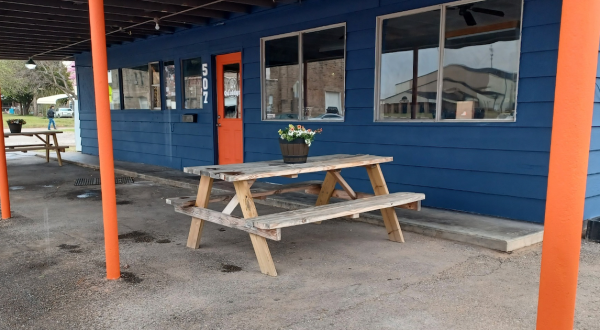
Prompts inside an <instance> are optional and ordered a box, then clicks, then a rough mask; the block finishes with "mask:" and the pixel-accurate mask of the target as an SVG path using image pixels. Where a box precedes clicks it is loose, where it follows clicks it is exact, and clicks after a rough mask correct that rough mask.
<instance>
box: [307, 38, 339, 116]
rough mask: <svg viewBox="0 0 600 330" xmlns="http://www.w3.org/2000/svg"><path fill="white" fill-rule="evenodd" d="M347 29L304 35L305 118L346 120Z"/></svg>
mask: <svg viewBox="0 0 600 330" xmlns="http://www.w3.org/2000/svg"><path fill="white" fill-rule="evenodd" d="M345 34H346V28H345V27H338V28H333V29H326V30H320V31H315V32H308V33H303V34H302V60H303V62H304V66H303V69H304V118H307V119H311V120H318V119H324V120H343V119H344V117H343V115H344V103H343V102H344V99H345V98H344V74H345V68H346V66H345V60H344V57H345Z"/></svg>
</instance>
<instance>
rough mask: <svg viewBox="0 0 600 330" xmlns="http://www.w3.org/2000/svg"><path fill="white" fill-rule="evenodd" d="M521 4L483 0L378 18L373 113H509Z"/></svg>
mask: <svg viewBox="0 0 600 330" xmlns="http://www.w3.org/2000/svg"><path fill="white" fill-rule="evenodd" d="M522 5H523V1H522V0H484V1H478V2H473V3H466V4H458V5H447V4H446V5H439V6H435V7H432V8H431V10H428V11H424V12H420V13H416V14H408V15H407V14H404V13H398V14H397V15H393V16H392V17H390V16H388V17H389V18H385V19H380V20H379V21H378V24H379V29H380V39H379V41H380V45H381V48H380V51H381V57H380V59H379V62H378V64H379V68H378V74H379V79H380V80H379V84H378V86H377V88H378V89H379V102H378V104H377V105H376V106H377V107H378V109H379V110H378V112H377V117H378V119H380V120H381V119H383V120H386V119H392V120H394V119H430V120H431V119H433V120H442V119H461V120H465V119H514V113H515V106H516V93H517V76H518V66H519V43H520V36H521V21H520V20H521V11H522ZM442 7H445V8H446V10H445V11H442V10H441V9H442ZM441 15H444V18H443V20H442V19H440V16H441ZM442 24H444V28H443V29H442V30H443V31H445V33H444V34H443V35H442V34H440V28H441V27H442V26H441V25H442ZM440 57H441V61H440ZM440 62H441V63H443V66H442V67H441V68H440ZM440 71H441V72H440ZM438 78H441V80H442V81H441V82H439V81H438ZM438 102H439V104H438ZM396 105H400V107H399V108H400V109H401V110H400V111H397V110H396V109H398V107H397V106H396Z"/></svg>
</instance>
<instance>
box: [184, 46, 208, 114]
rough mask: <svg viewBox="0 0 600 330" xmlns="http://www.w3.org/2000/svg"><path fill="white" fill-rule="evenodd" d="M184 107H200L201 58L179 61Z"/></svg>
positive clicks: (201, 102)
mask: <svg viewBox="0 0 600 330" xmlns="http://www.w3.org/2000/svg"><path fill="white" fill-rule="evenodd" d="M181 68H182V71H183V100H184V105H183V106H184V109H202V104H203V101H202V97H203V96H202V95H203V93H202V59H201V58H199V57H198V58H192V59H189V60H183V61H181Z"/></svg>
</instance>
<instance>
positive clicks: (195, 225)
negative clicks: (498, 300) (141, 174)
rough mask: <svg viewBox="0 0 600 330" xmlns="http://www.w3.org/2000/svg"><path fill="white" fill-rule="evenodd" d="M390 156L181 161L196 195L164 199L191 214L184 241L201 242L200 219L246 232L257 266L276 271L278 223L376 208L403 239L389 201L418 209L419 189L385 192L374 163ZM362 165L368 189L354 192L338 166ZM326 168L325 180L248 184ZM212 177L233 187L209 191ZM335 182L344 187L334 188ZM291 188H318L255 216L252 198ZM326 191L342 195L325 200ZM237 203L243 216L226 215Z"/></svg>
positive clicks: (197, 244)
mask: <svg viewBox="0 0 600 330" xmlns="http://www.w3.org/2000/svg"><path fill="white" fill-rule="evenodd" d="M392 160H393V159H392V157H383V156H373V155H329V156H319V157H310V158H309V159H308V162H307V163H304V164H285V163H283V161H281V160H276V161H265V162H255V163H243V164H232V165H213V166H198V167H186V168H185V169H184V171H185V172H187V173H193V174H199V175H201V178H200V185H199V187H198V194H197V196H195V197H175V198H168V199H167V203H168V204H171V205H173V206H174V207H175V211H176V212H179V213H183V214H187V215H190V216H192V223H191V226H190V232H189V236H188V241H187V246H188V247H189V248H193V249H197V248H199V247H200V236H201V234H202V228H203V226H204V222H205V221H210V222H213V223H217V224H220V225H223V226H226V227H230V228H236V229H240V230H244V231H246V232H248V233H250V240H251V241H252V246H253V247H254V252H255V254H256V258H257V259H258V264H259V266H260V270H261V272H262V273H263V274H267V275H270V276H277V271H276V269H275V264H274V263H273V259H272V257H271V252H270V251H269V247H268V245H267V241H266V239H267V238H268V239H271V240H275V241H279V240H281V228H285V227H290V226H297V225H302V224H307V223H320V222H321V221H323V220H329V219H334V218H340V217H345V216H350V217H356V216H358V215H359V214H360V213H364V212H369V211H374V210H381V214H382V216H383V222H384V224H385V227H386V229H387V233H388V238H389V239H390V240H391V241H394V242H404V237H403V236H402V230H401V229H400V224H399V223H398V217H397V215H396V212H395V211H394V207H399V208H406V209H411V210H420V208H421V200H423V199H425V195H424V194H420V193H410V192H399V193H392V194H390V193H389V191H388V187H387V185H386V182H385V179H384V177H383V173H382V171H381V167H380V166H379V164H381V163H386V162H391V161H392ZM352 167H364V168H365V169H366V171H367V174H368V176H369V179H370V181H371V185H372V186H373V191H374V195H373V194H366V193H359V192H355V191H354V190H353V189H352V188H351V187H350V185H349V184H348V183H347V182H346V181H345V180H344V178H343V177H342V175H341V170H342V169H345V168H352ZM321 171H326V172H327V174H326V175H325V180H324V181H322V182H320V181H309V182H299V183H292V184H288V185H281V186H278V187H277V189H272V190H265V189H254V190H251V189H250V187H251V186H252V184H253V183H254V182H255V181H256V180H257V179H264V178H271V177H288V178H297V177H298V175H299V174H304V173H313V172H321ZM215 179H219V180H224V181H227V182H232V183H233V185H234V187H235V193H224V194H217V195H212V196H211V190H212V185H213V181H214V180H215ZM336 184H339V185H340V186H341V187H342V189H343V190H337V189H335V187H336ZM293 191H305V192H307V193H314V194H318V197H317V202H316V205H315V207H310V208H305V209H300V210H293V211H286V212H282V213H275V214H269V215H264V216H259V215H258V213H257V211H256V206H255V204H254V199H255V198H265V197H266V196H269V195H276V194H282V193H286V192H293ZM331 197H337V198H341V199H346V200H347V201H344V202H339V203H334V204H329V200H330V199H331ZM227 201H228V202H229V203H228V204H227V206H226V207H225V209H224V210H223V212H218V211H213V210H210V209H208V208H207V207H208V204H209V203H212V202H227ZM237 205H240V207H241V210H242V213H243V214H244V218H245V219H241V218H237V217H234V216H231V213H232V212H233V210H234V209H235V208H236V207H237Z"/></svg>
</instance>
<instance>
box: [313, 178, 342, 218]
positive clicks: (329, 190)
mask: <svg viewBox="0 0 600 330" xmlns="http://www.w3.org/2000/svg"><path fill="white" fill-rule="evenodd" d="M332 172H334V171H328V172H327V174H326V175H325V180H323V184H322V185H321V191H320V192H319V196H318V197H317V203H315V206H319V205H326V204H329V200H330V199H331V196H332V195H333V191H334V190H335V185H336V184H337V179H336V178H335V175H334V174H333V173H332ZM313 223H314V224H317V225H319V224H321V221H317V222H313Z"/></svg>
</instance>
